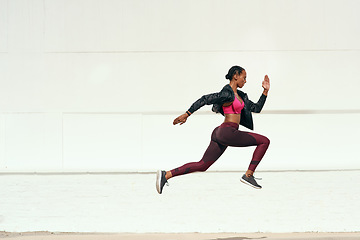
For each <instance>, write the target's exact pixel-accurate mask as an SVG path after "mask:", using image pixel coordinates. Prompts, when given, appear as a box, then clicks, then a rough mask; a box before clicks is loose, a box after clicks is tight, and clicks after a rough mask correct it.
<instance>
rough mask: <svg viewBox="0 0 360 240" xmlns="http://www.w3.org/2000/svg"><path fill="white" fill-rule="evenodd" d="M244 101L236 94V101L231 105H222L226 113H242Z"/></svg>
mask: <svg viewBox="0 0 360 240" xmlns="http://www.w3.org/2000/svg"><path fill="white" fill-rule="evenodd" d="M244 106H245V104H244V101H243V102H242V103H240V100H239V99H238V98H237V97H236V96H235V99H234V101H233V102H232V104H231V105H230V106H227V107H224V106H223V107H222V108H223V111H224V114H240V113H241V110H242V109H243V108H244Z"/></svg>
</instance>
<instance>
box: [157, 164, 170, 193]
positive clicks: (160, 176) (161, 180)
mask: <svg viewBox="0 0 360 240" xmlns="http://www.w3.org/2000/svg"><path fill="white" fill-rule="evenodd" d="M165 174H166V172H165V171H161V170H158V171H157V174H156V190H157V191H158V193H159V194H161V193H162V190H163V187H164V185H165V183H166V185H168V186H169V183H168V181H167V180H166V177H165Z"/></svg>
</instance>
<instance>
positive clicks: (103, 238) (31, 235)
mask: <svg viewBox="0 0 360 240" xmlns="http://www.w3.org/2000/svg"><path fill="white" fill-rule="evenodd" d="M0 238H10V239H12V240H73V239H74V240H75V239H76V240H98V239H99V240H120V239H121V240H250V239H252V240H257V239H263V240H287V239H288V240H359V239H360V233H359V232H358V233H171V234H166V233H151V234H130V233H129V234H124V233H122V234H115V233H114V234H99V233H94V234H90V233H84V234H80V233H78V234H75V233H51V232H28V233H7V232H1V233H0Z"/></svg>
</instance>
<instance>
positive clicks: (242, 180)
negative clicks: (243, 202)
mask: <svg viewBox="0 0 360 240" xmlns="http://www.w3.org/2000/svg"><path fill="white" fill-rule="evenodd" d="M240 181H241V182H242V183H245V184H246V185H249V186H251V187H253V188H256V189H261V187H257V186H254V185H252V184H251V183H249V182H247V181H245V180H244V179H242V178H240Z"/></svg>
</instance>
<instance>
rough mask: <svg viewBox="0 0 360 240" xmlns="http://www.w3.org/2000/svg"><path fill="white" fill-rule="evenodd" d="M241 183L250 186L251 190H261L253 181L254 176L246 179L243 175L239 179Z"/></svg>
mask: <svg viewBox="0 0 360 240" xmlns="http://www.w3.org/2000/svg"><path fill="white" fill-rule="evenodd" d="M240 181H241V182H243V183H245V184H247V185H250V186H252V187H253V188H257V189H261V186H260V185H259V184H258V183H257V182H256V181H255V178H254V176H250V177H247V176H246V175H245V174H244V175H243V176H242V178H241V179H240Z"/></svg>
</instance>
